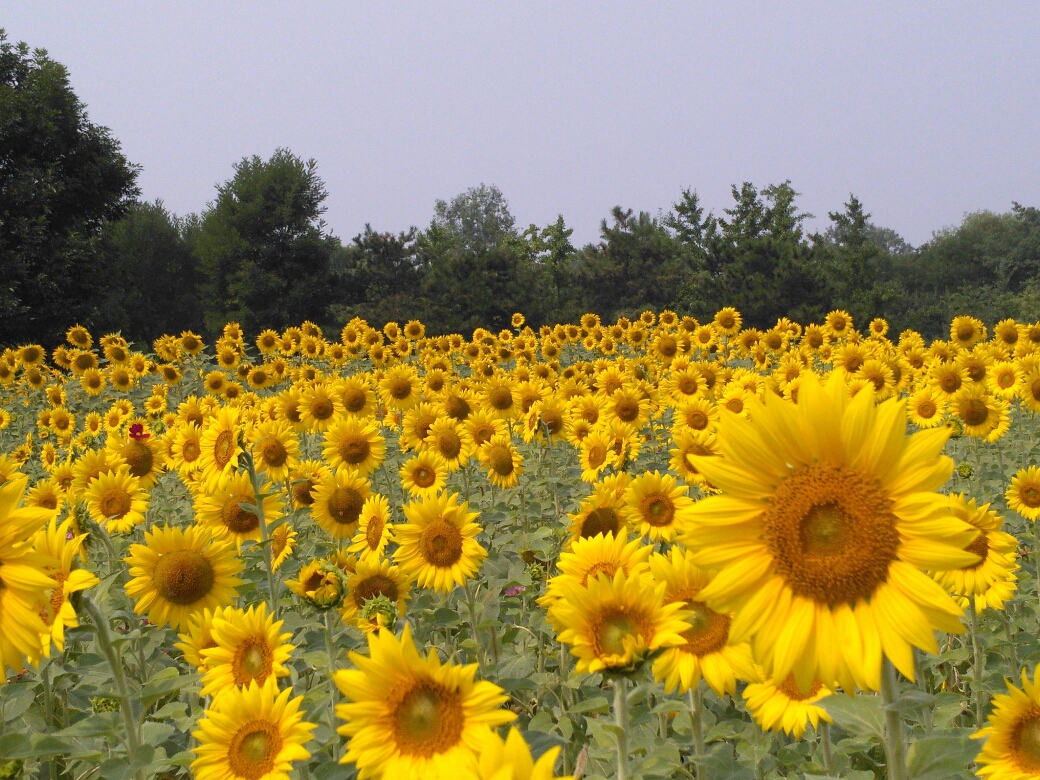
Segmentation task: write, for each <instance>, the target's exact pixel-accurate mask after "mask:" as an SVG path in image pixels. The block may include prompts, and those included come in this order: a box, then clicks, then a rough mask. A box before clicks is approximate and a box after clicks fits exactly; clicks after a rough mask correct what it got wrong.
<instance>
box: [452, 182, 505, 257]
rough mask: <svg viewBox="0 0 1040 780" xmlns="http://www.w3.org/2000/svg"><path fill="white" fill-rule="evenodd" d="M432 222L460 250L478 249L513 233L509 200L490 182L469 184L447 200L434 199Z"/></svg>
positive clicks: (496, 242) (486, 247)
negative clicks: (488, 183)
mask: <svg viewBox="0 0 1040 780" xmlns="http://www.w3.org/2000/svg"><path fill="white" fill-rule="evenodd" d="M433 224H434V225H436V226H437V227H439V228H442V229H443V230H444V231H445V234H446V235H447V236H448V237H450V238H451V239H452V240H453V241H455V242H456V244H457V247H458V249H460V250H469V251H474V252H479V251H481V250H484V249H490V248H491V247H494V246H498V245H499V244H500V243H501V242H502V241H503V240H504V239H506V238H509V237H514V238H515V237H516V220H515V219H513V215H512V214H511V213H510V211H509V203H507V202H506V199H505V196H504V195H503V194H502V190H500V189H499V188H498V187H496V186H495V185H494V184H492V185H491V186H488V185H486V184H481V185H480V186H479V187H470V188H469V189H468V190H466V191H465V192H464V193H462V194H461V195H456V196H455V197H454V198H452V199H451V202H450V203H448V202H445V201H443V200H438V201H437V202H436V204H435V205H434V208H433Z"/></svg>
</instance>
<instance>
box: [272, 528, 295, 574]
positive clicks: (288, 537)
mask: <svg viewBox="0 0 1040 780" xmlns="http://www.w3.org/2000/svg"><path fill="white" fill-rule="evenodd" d="M295 548H296V531H295V530H293V527H292V526H291V525H289V524H288V523H280V524H279V525H278V526H277V527H276V528H275V529H274V530H273V531H271V571H278V569H279V568H281V565H282V564H283V563H285V561H286V560H287V559H288V557H289V556H290V555H292V554H293V550H294V549H295Z"/></svg>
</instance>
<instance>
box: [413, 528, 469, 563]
mask: <svg viewBox="0 0 1040 780" xmlns="http://www.w3.org/2000/svg"><path fill="white" fill-rule="evenodd" d="M462 541H463V540H462V533H461V532H460V531H459V529H458V528H456V527H455V526H453V525H452V524H451V523H448V522H446V521H444V520H437V521H435V522H433V523H431V524H430V525H428V526H427V527H426V528H425V529H423V532H422V534H421V535H420V537H419V546H420V548H421V551H422V556H423V558H425V559H426V562H427V563H429V564H431V565H432V566H437V567H440V568H447V567H449V566H453V565H455V563H457V562H458V560H459V559H460V558H461V557H462Z"/></svg>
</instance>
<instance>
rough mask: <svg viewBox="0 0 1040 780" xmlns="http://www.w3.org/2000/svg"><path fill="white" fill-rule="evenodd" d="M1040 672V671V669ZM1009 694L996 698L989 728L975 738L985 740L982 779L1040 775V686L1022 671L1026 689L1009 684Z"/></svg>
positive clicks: (1008, 779) (980, 759) (1022, 778)
mask: <svg viewBox="0 0 1040 780" xmlns="http://www.w3.org/2000/svg"><path fill="white" fill-rule="evenodd" d="M1038 670H1040V667H1038ZM1007 687H1008V692H1007V693H1006V694H1003V693H998V694H997V695H996V696H994V697H993V711H992V712H991V713H990V716H989V719H988V720H987V721H986V726H985V728H982V729H979V731H978V732H976V733H975V734H973V735H972V736H973V737H975V738H976V739H985V740H986V744H985V745H983V747H982V752H980V753H979V754H978V756H976V757H975V763H976V764H978V768H977V769H976V770H975V772H976V774H978V775H979V777H983V778H992V780H1026V779H1027V778H1034V777H1036V776H1037V775H1040V685H1038V684H1037V670H1034V671H1033V680H1030V679H1029V673H1028V671H1027V670H1026V669H1023V670H1022V687H1021V688H1016V687H1015V686H1014V685H1012V684H1011V682H1010V681H1007Z"/></svg>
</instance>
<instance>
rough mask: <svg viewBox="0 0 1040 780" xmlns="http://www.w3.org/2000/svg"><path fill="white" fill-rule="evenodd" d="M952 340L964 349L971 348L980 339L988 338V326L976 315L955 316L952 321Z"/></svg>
mask: <svg viewBox="0 0 1040 780" xmlns="http://www.w3.org/2000/svg"><path fill="white" fill-rule="evenodd" d="M950 340H951V341H952V342H953V343H954V344H956V345H957V346H959V347H962V348H963V349H971V348H972V347H973V346H975V344H976V343H978V342H979V341H985V340H986V326H985V325H983V324H982V320H980V319H978V318H976V317H969V316H967V315H963V316H960V317H954V318H953V322H951V323H950Z"/></svg>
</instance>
